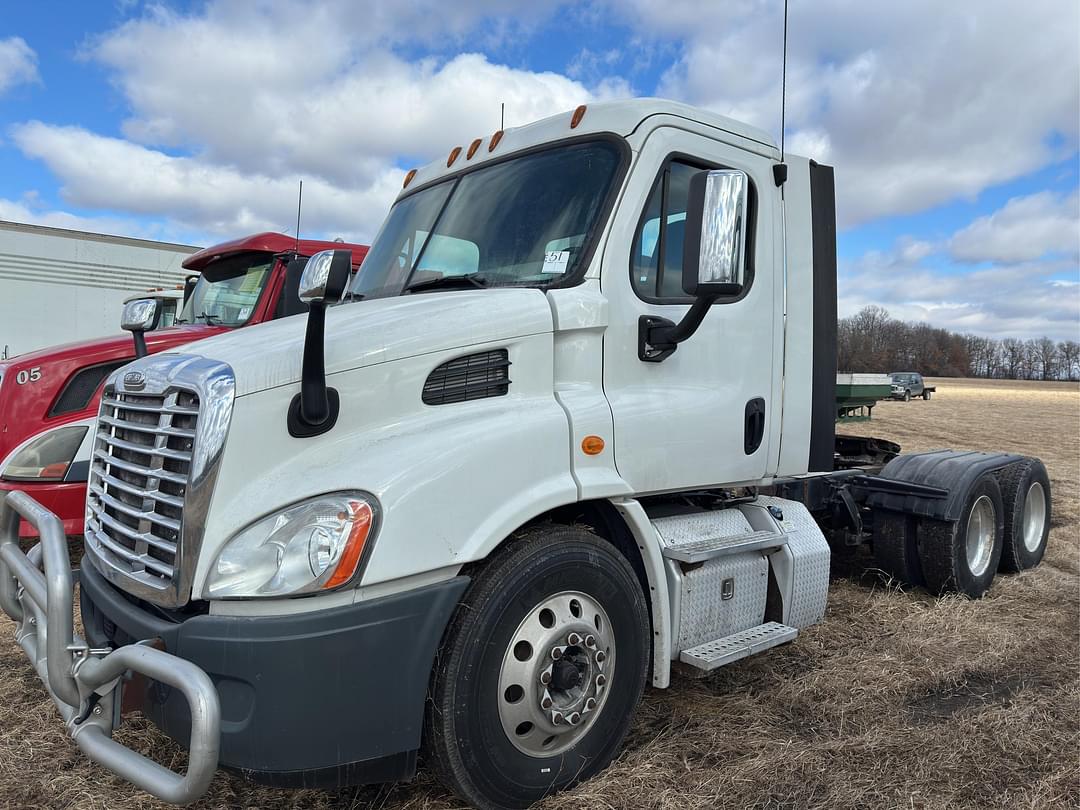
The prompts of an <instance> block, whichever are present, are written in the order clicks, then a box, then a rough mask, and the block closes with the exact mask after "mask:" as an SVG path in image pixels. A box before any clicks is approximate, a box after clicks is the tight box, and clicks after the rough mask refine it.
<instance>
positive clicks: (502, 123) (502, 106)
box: [499, 101, 506, 132]
mask: <svg viewBox="0 0 1080 810" xmlns="http://www.w3.org/2000/svg"><path fill="white" fill-rule="evenodd" d="M504 129H506V102H505V101H500V102H499V132H502V131H503V130H504Z"/></svg>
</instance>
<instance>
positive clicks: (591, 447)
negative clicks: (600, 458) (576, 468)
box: [581, 436, 604, 456]
mask: <svg viewBox="0 0 1080 810" xmlns="http://www.w3.org/2000/svg"><path fill="white" fill-rule="evenodd" d="M581 452H583V453H584V454H585V455H587V456H597V455H600V453H602V452H604V440H603V439H601V438H600V437H599V436H586V437H585V438H584V439H582V440H581Z"/></svg>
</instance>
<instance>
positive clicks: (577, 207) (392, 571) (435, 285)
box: [0, 100, 1050, 808]
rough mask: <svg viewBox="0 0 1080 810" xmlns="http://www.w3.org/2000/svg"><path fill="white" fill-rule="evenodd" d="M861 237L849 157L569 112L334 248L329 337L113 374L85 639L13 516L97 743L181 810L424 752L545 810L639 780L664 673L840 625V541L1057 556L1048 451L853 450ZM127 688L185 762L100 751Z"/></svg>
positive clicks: (86, 588)
mask: <svg viewBox="0 0 1080 810" xmlns="http://www.w3.org/2000/svg"><path fill="white" fill-rule="evenodd" d="M834 222H835V219H834V212H833V185H832V170H831V168H829V167H827V166H820V165H818V164H816V163H814V162H812V161H810V160H807V159H806V158H799V157H793V156H786V158H785V159H784V160H783V161H781V155H780V152H779V150H778V149H777V148H776V146H775V145H774V144H773V143H772V142H771V140H770V138H769V137H768V135H767V134H765V133H764V132H761V131H759V130H756V129H753V128H751V127H748V126H745V125H742V124H739V123H738V122H735V121H731V120H729V119H726V118H723V117H720V116H717V115H713V114H711V113H708V112H704V111H701V110H695V109H693V108H690V107H686V106H683V105H679V104H673V103H670V102H665V101H657V100H636V101H628V102H618V103H611V104H600V105H596V106H594V107H589V108H588V109H586V108H585V107H584V106H582V107H579V108H578V109H577V110H575V111H573V112H572V113H570V112H568V113H566V114H564V115H557V116H554V117H552V118H548V119H545V120H543V121H540V122H538V123H536V124H532V125H530V126H525V127H521V128H520V129H512V130H507V131H505V132H502V131H500V132H497V133H495V134H494V135H493V136H492V137H491V138H490V139H477V140H476V141H474V142H473V143H471V144H470V145H469V146H468V148H467V149H465V148H463V147H457V148H455V149H453V150H452V151H451V152H450V154H449V156H448V157H447V158H446V159H445V160H442V161H439V162H437V163H435V164H432V165H430V166H428V167H426V168H424V169H421V170H420V171H418V172H410V173H409V174H408V175H407V176H406V179H405V188H404V189H403V190H402V193H401V195H400V196H399V198H398V200H397V201H396V202H395V203H394V206H393V207H392V208H391V209H390V212H389V215H388V216H387V219H386V221H385V223H384V225H383V227H382V230H381V231H380V233H379V235H378V237H377V238H376V239H375V243H374V244H373V246H372V247H371V250H370V252H369V253H368V255H367V257H366V259H365V260H364V263H363V264H362V265H361V268H360V270H359V271H358V272H357V274H356V276H355V278H354V279H353V280H352V281H351V282H350V281H349V264H350V256H349V253H348V252H347V251H338V250H331V251H326V252H323V253H319V254H316V255H315V256H313V257H312V258H311V260H310V261H309V262H308V263H307V266H306V267H305V269H304V273H303V277H302V280H301V290H302V293H301V297H302V298H303V299H304V300H305V301H308V302H310V304H311V307H310V311H309V313H308V317H307V322H306V324H305V322H304V320H303V319H298V318H285V319H282V320H280V321H275V322H273V323H268V324H264V325H262V326H258V327H255V328H252V329H245V330H238V331H236V332H233V333H230V334H225V335H221V336H217V337H213V338H209V339H207V340H204V341H201V342H198V343H194V344H190V345H189V346H186V347H185V348H184V351H183V353H172V354H158V355H154V356H151V357H146V358H143V359H141V360H137V361H136V362H134V363H132V364H131V365H128V366H125V367H124V368H122V369H120V370H118V371H117V372H115V373H114V374H113V375H112V376H111V377H110V379H109V380H108V382H107V383H106V386H105V394H104V397H103V400H102V409H101V415H100V417H99V425H98V428H97V432H96V435H95V439H94V442H95V445H94V448H95V449H94V460H93V462H92V465H91V471H90V480H89V485H88V497H87V515H88V517H87V521H86V526H85V530H86V532H85V534H86V554H85V556H84V558H83V561H82V565H81V568H80V571H79V581H80V598H81V606H82V621H83V626H84V627H85V632H86V638H85V639H83V638H81V637H79V636H76V635H74V634H73V631H72V614H73V605H72V598H73V597H72V588H71V574H70V571H69V569H68V560H67V552H66V546H65V544H64V539H63V533H62V527H61V525H60V523H59V521H58V520H57V519H56V518H55V517H53V516H51V515H50V514H49V513H48V512H47V511H46V510H44V509H42V508H41V507H40V506H38V505H37V504H36V503H35V502H34V501H32V500H30V499H29V498H28V497H26V496H25V495H24V494H23V493H20V492H14V493H11V494H9V495H7V496H6V499H5V500H4V501H3V502H0V606H2V607H3V608H4V610H5V611H7V612H8V614H9V615H11V616H13V617H14V618H15V619H16V620H17V621H18V628H19V629H18V633H19V639H20V642H21V643H22V645H23V648H24V649H25V650H26V652H27V654H28V656H29V657H30V659H31V660H32V661H33V662H34V664H35V665H36V667H37V669H38V672H39V674H40V675H41V677H42V679H43V680H44V681H45V683H46V684H47V686H48V688H49V691H50V694H51V695H52V696H53V698H54V700H55V702H56V704H57V706H58V707H59V709H60V711H61V713H62V714H63V716H64V720H65V722H66V723H67V726H68V729H69V731H70V733H71V734H72V735H73V736H74V738H75V740H76V742H77V743H78V744H79V745H80V747H81V748H82V749H83V750H84V751H85V752H86V753H87V754H88V755H89V756H90V757H91V758H93V759H95V760H97V761H98V762H100V763H102V764H103V765H104V766H105V767H107V768H108V769H110V770H112V771H114V772H116V773H118V774H120V775H122V776H123V777H125V778H127V779H130V780H131V781H133V782H134V783H135V784H137V785H139V786H140V787H143V788H144V789H146V790H148V791H150V792H151V793H154V794H155V795H157V796H159V797H161V798H164V799H167V800H169V801H174V802H187V801H192V800H195V799H197V798H198V797H199V796H201V795H202V794H203V792H204V791H205V790H206V788H207V785H208V784H209V781H210V779H211V778H212V776H213V773H214V771H215V769H216V768H218V767H219V766H220V767H225V768H230V769H233V770H235V771H238V772H241V773H243V774H244V775H245V776H247V777H249V778H251V779H256V780H262V781H265V782H269V783H272V784H278V785H303V786H307V787H317V786H323V787H337V786H342V785H345V784H350V783H359V782H372V781H387V780H394V779H405V778H409V777H411V776H412V775H413V773H414V772H415V770H416V766H417V761H418V754H419V752H420V750H421V749H423V751H424V761H425V762H426V766H427V767H429V768H431V769H433V770H434V771H435V772H436V773H437V774H438V775H439V776H440V778H442V779H443V780H445V782H446V783H447V784H448V785H449V786H450V787H452V788H453V789H454V790H455V791H457V792H458V793H459V794H460V795H461V797H462V798H463V799H464V800H465V801H466V802H468V803H470V804H472V805H474V806H477V807H483V808H518V807H525V806H527V805H529V804H530V803H532V802H534V801H536V800H538V799H540V798H541V797H543V796H545V795H547V794H549V793H551V792H552V791H555V790H559V789H562V788H565V787H568V786H570V785H573V784H574V783H575V782H577V781H578V780H581V779H585V778H588V777H589V776H591V775H593V774H595V773H597V772H598V771H599V770H601V769H602V768H604V767H605V766H606V765H607V764H608V763H609V762H610V761H611V760H612V758H613V757H614V756H615V755H616V754H617V753H618V750H619V747H620V745H621V743H622V740H623V738H624V736H625V733H626V731H627V728H628V727H629V724H630V720H631V716H632V714H633V711H634V707H635V706H636V704H637V702H638V700H639V698H640V696H641V694H642V690H643V689H644V687H645V685H646V683H651V684H652V685H653V686H654V687H656V688H665V687H667V686H668V685H669V683H670V681H671V677H672V673H673V671H675V670H676V669H681V670H683V671H686V672H689V673H691V674H698V675H700V674H704V673H708V672H711V671H713V670H715V669H716V668H717V667H720V666H725V665H728V664H730V663H732V662H734V661H737V660H739V659H741V658H744V657H746V656H749V655H753V654H756V653H759V652H762V651H764V650H766V649H768V648H770V647H773V646H775V645H777V644H781V643H785V642H791V641H793V640H795V639H796V638H797V637H798V635H799V633H800V632H801V631H802V630H803V629H804V628H806V627H809V626H810V625H812V624H814V623H815V622H818V621H820V620H821V619H822V618H823V616H824V614H825V605H826V600H827V596H828V586H829V562H830V552H831V548H832V547H833V546H831V545H830V544H835V543H839V544H842V545H844V546H847V545H849V544H850V545H871V546H872V547H873V553H874V554H875V556H876V557H877V558H878V561H879V563H878V564H879V565H880V566H881V567H883V568H886V569H887V570H889V571H891V572H892V573H893V574H894V575H895V576H896V577H897V578H898V579H900V580H903V581H905V582H907V583H923V584H925V585H926V587H928V588H930V589H931V590H933V591H935V592H948V591H957V592H961V593H965V594H968V595H970V596H973V597H974V596H979V595H981V594H982V593H983V592H984V591H985V590H986V589H987V588H988V587H990V584H991V582H992V581H993V579H994V577H995V575H996V574H997V572H998V570H999V568H1001V569H1003V570H1016V569H1018V568H1026V567H1030V566H1032V565H1035V564H1037V563H1038V562H1039V560H1040V558H1041V557H1042V553H1043V549H1044V548H1045V544H1046V537H1047V531H1048V529H1049V522H1050V511H1049V510H1050V490H1049V482H1048V481H1047V480H1046V474H1045V470H1044V469H1043V467H1042V465H1041V463H1039V462H1038V461H1037V460H1035V459H1030V458H1020V457H1017V456H1009V455H1004V454H987V453H954V452H951V451H940V452H937V453H924V454H915V455H897V451H898V449H899V448H896V447H895V445H891V444H889V443H887V442H885V443H875V442H873V441H872V440H860V439H843V438H842V437H837V436H835V428H834V420H835V415H836V409H835V404H836V401H835V390H836V388H835V387H836V377H835V375H836V287H835V284H836V256H835V229H834ZM343 297H344V298H345V300H346V301H347V302H348V303H345V304H344V305H342V306H333V307H331V306H329V305H330V304H335V303H337V302H338V301H340V300H341V299H342V298H343ZM20 514H21V515H22V516H24V517H25V518H26V519H27V520H28V521H30V522H31V523H33V524H34V525H36V526H37V527H38V528H39V530H40V533H41V536H42V539H43V544H42V546H41V547H39V548H38V549H36V550H35V551H32V552H31V553H30V555H29V556H27V555H24V554H23V553H22V552H20V551H19V549H18V546H17V543H16V540H17V531H16V528H17V523H18V517H19V515H20ZM42 559H43V560H44V569H45V572H44V573H42V571H41V570H40V569H39V563H40V562H41V561H42ZM20 583H21V588H20ZM41 628H47V633H46V634H42V633H40V629H41ZM128 674H131V675H134V677H131V678H124V677H122V676H125V675H128ZM148 679H149V680H148ZM122 702H124V703H126V704H127V705H128V706H129V707H136V706H137V707H139V708H141V710H142V711H143V713H144V714H145V715H146V716H147V717H149V718H150V719H151V720H153V722H155V723H156V724H157V725H159V726H160V727H161V728H162V729H164V730H165V731H166V732H167V733H168V734H170V735H171V736H173V737H174V738H176V739H179V740H180V741H182V742H184V743H186V744H187V745H188V747H189V752H190V754H189V762H188V768H187V771H186V774H185V775H184V776H182V777H181V776H180V775H179V774H176V773H173V772H171V771H168V770H165V769H164V768H163V767H162V766H160V765H157V764H155V763H152V762H151V761H149V760H148V759H146V758H144V757H142V756H140V755H139V754H137V753H136V752H135V751H132V750H130V749H128V748H125V747H123V746H122V745H121V744H119V743H117V742H115V741H113V740H111V738H110V735H111V733H112V730H113V728H114V726H115V724H116V722H118V720H117V715H118V711H119V707H120V705H121V703H122ZM717 722H723V720H722V718H718V719H717Z"/></svg>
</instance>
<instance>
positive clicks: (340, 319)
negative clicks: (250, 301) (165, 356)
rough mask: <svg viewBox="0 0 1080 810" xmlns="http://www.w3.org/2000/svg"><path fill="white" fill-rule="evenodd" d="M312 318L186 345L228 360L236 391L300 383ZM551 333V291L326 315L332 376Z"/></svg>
mask: <svg viewBox="0 0 1080 810" xmlns="http://www.w3.org/2000/svg"><path fill="white" fill-rule="evenodd" d="M306 328H307V318H302V317H292V318H283V319H282V320H279V321H273V322H271V323H265V324H260V325H259V326H256V327H252V328H248V329H238V330H236V331H234V332H231V333H228V334H223V335H218V336H216V337H212V338H209V339H207V340H202V341H199V342H198V343H196V344H194V345H191V346H188V347H186V349H185V353H187V352H188V351H190V352H191V353H192V354H198V355H201V356H203V357H207V358H211V359H214V360H220V361H223V362H225V363H228V364H229V365H230V366H231V367H232V369H233V372H234V373H235V374H236V395H237V396H244V395H245V394H252V393H255V392H258V391H263V390H266V389H268V388H275V387H277V386H282V385H292V384H295V383H298V382H299V381H300V369H301V365H302V361H303V354H304V337H305V333H306ZM551 331H552V316H551V308H550V306H549V305H548V301H547V296H546V295H544V293H543V292H541V291H540V290H536V289H521V288H514V289H495V290H463V291H460V292H459V291H453V292H437V293H436V292H432V293H422V294H414V295H404V296H399V297H396V298H380V299H375V300H372V301H357V302H354V303H349V304H342V305H341V306H337V307H334V308H332V309H330V310H328V311H327V313H326V338H325V347H326V354H325V362H326V372H327V375H332V374H337V373H340V372H343V371H348V370H350V369H354V368H361V367H363V366H371V365H376V364H378V363H389V362H391V361H393V360H400V359H402V358H405V357H414V356H417V355H421V354H427V353H429V352H439V351H445V350H448V349H455V348H465V347H467V346H473V345H478V344H482V343H488V342H491V341H498V340H509V339H511V338H518V337H524V336H525V335H535V334H542V333H545V332H551Z"/></svg>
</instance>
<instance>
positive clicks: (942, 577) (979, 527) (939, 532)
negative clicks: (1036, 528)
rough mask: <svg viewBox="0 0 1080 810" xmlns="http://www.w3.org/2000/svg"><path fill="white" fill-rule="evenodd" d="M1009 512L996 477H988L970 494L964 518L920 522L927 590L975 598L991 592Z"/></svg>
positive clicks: (988, 474) (979, 480)
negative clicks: (1005, 518) (1003, 502)
mask: <svg viewBox="0 0 1080 810" xmlns="http://www.w3.org/2000/svg"><path fill="white" fill-rule="evenodd" d="M1004 514H1005V508H1004V506H1003V504H1002V499H1001V489H1000V487H999V486H998V483H997V478H996V477H995V476H994V474H993V473H986V474H984V475H982V476H981V477H979V478H978V479H977V480H976V481H975V484H974V485H973V486H972V487H971V489H970V490H969V491H968V494H967V497H966V498H965V499H964V507H963V511H962V512H961V514H960V519H959V520H957V521H955V522H952V521H944V520H932V519H929V518H923V519H921V520H920V521H919V560H920V561H921V563H922V570H923V574H924V575H925V576H926V585H927V587H928V588H929V589H930V590H931V591H933V592H934V593H937V594H945V593H962V594H965V595H966V596H969V597H971V598H972V599H978V598H979V597H980V596H982V595H983V594H984V593H986V591H987V589H989V587H990V584H991V583H992V582H993V581H994V575H995V574H996V573H997V570H998V562H999V560H1000V559H1001V550H1002V545H1003V543H1002V539H1003V537H1004V534H1005V522H1004Z"/></svg>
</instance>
